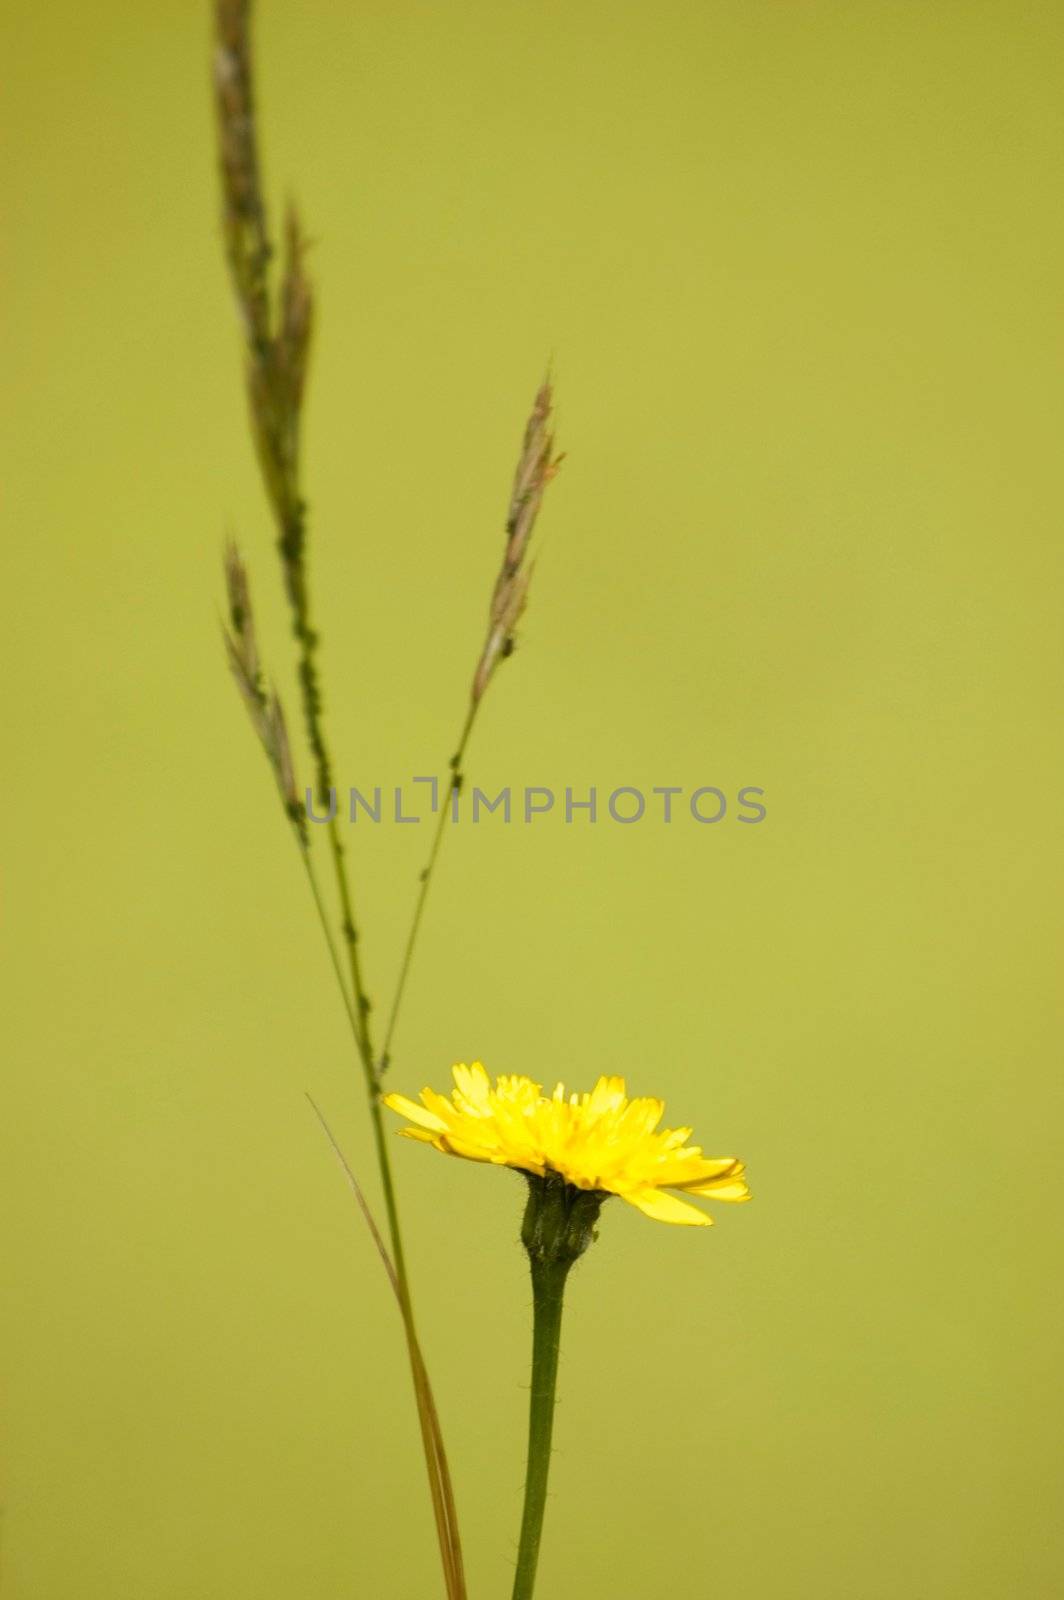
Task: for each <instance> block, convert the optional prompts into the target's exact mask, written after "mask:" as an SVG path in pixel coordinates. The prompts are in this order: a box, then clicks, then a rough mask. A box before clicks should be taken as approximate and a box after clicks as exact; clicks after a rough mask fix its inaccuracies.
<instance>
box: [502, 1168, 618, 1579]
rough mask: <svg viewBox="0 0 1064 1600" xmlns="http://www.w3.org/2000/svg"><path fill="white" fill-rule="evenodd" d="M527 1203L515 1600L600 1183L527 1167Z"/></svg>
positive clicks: (526, 1561)
mask: <svg viewBox="0 0 1064 1600" xmlns="http://www.w3.org/2000/svg"><path fill="white" fill-rule="evenodd" d="M526 1177H527V1178H528V1205H527V1207H526V1208H525V1220H524V1224H523V1226H522V1228H521V1242H522V1244H523V1245H524V1247H525V1249H526V1250H527V1251H528V1259H529V1262H530V1264H531V1267H532V1305H533V1322H532V1394H531V1398H530V1400H529V1408H528V1467H527V1471H526V1473H525V1508H524V1512H523V1514H522V1517H521V1543H520V1547H519V1549H518V1552H517V1572H516V1574H515V1576H514V1588H513V1600H532V1589H533V1586H534V1584H535V1581H536V1567H537V1565H538V1564H539V1547H540V1542H541V1540H542V1537H543V1512H544V1509H545V1507H546V1504H547V1477H548V1474H549V1472H550V1448H551V1436H552V1434H553V1432H554V1393H555V1388H556V1386H557V1381H558V1351H559V1349H560V1348H561V1333H562V1306H563V1303H564V1300H565V1284H566V1280H567V1278H568V1276H569V1273H570V1270H571V1269H572V1266H573V1263H574V1261H578V1260H579V1259H580V1257H581V1256H582V1255H583V1253H584V1251H585V1250H586V1249H587V1247H588V1245H589V1244H591V1242H592V1241H593V1239H594V1238H595V1223H596V1222H597V1221H598V1214H599V1211H600V1210H601V1209H602V1202H603V1200H605V1199H606V1198H607V1197H606V1195H605V1194H603V1193H602V1192H601V1190H598V1189H577V1188H575V1187H574V1186H573V1185H572V1184H570V1183H566V1181H565V1179H564V1178H562V1177H561V1176H560V1175H559V1174H558V1173H556V1172H548V1173H546V1174H545V1175H544V1176H543V1177H536V1176H535V1175H534V1174H532V1173H526Z"/></svg>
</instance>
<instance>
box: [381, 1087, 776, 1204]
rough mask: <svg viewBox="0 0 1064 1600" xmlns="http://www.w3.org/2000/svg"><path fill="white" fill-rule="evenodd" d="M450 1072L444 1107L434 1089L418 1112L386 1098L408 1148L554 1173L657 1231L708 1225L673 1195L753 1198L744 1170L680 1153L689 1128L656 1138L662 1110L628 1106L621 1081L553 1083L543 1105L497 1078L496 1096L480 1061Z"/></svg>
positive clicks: (639, 1103)
mask: <svg viewBox="0 0 1064 1600" xmlns="http://www.w3.org/2000/svg"><path fill="white" fill-rule="evenodd" d="M453 1072H454V1084H455V1086H454V1089H453V1090H452V1092H451V1097H450V1099H448V1098H447V1097H446V1096H445V1095H442V1094H437V1093H436V1092H435V1091H434V1090H432V1089H422V1091H421V1104H420V1105H418V1103H417V1102H416V1101H414V1100H408V1099H407V1097H406V1096H405V1095H401V1094H389V1095H385V1097H384V1103H385V1105H387V1106H389V1107H390V1108H391V1110H392V1111H397V1112H399V1114H400V1115H401V1116H404V1117H406V1118H408V1120H409V1122H410V1123H411V1124H412V1126H410V1127H406V1128H403V1129H402V1132H403V1133H404V1134H405V1135H406V1136H407V1138H410V1139H419V1140H421V1141H422V1142H423V1143H424V1144H431V1145H433V1146H434V1147H435V1148H436V1149H437V1150H442V1151H443V1153H444V1154H445V1155H452V1156H464V1157H465V1158H466V1160H468V1161H487V1162H490V1163H491V1164H492V1165H493V1166H500V1167H515V1168H517V1170H518V1171H520V1172H525V1173H529V1174H531V1175H533V1176H535V1177H540V1178H543V1177H547V1176H548V1175H549V1174H551V1173H557V1174H558V1175H559V1176H560V1177H562V1178H563V1179H564V1180H565V1182H566V1183H569V1184H572V1185H573V1187H574V1188H576V1189H585V1190H591V1191H595V1192H597V1193H599V1194H601V1195H603V1196H605V1195H619V1196H620V1198H621V1199H622V1200H627V1201H628V1203H629V1205H633V1206H637V1207H638V1209H639V1210H640V1211H643V1212H645V1213H646V1215H647V1216H648V1217H653V1218H655V1220H656V1221H658V1222H677V1223H687V1224H692V1225H694V1226H696V1227H698V1226H700V1227H708V1226H709V1225H710V1224H711V1223H712V1221H713V1219H712V1217H710V1216H707V1214H706V1213H705V1212H704V1211H701V1210H700V1209H699V1208H698V1207H697V1206H693V1205H690V1204H688V1202H687V1201H686V1200H681V1199H680V1198H679V1195H680V1194H684V1195H707V1196H709V1198H710V1199H713V1200H748V1199H749V1198H750V1193H749V1190H748V1189H747V1187H746V1183H745V1182H744V1180H743V1171H744V1169H743V1164H742V1162H741V1161H738V1160H737V1159H736V1158H735V1157H734V1156H723V1157H717V1158H709V1157H706V1156H704V1155H703V1154H702V1151H701V1149H700V1148H699V1147H698V1145H689V1144H688V1143H687V1140H688V1139H689V1137H690V1135H691V1129H690V1128H671V1129H669V1128H666V1129H662V1130H661V1131H660V1132H659V1131H658V1123H659V1122H660V1121H661V1119H662V1117H663V1115H664V1113H665V1106H664V1103H663V1102H662V1101H661V1100H650V1099H637V1100H629V1099H628V1096H627V1094H626V1093H625V1083H624V1079H623V1078H600V1079H599V1080H598V1082H597V1083H596V1085H595V1087H594V1088H593V1089H592V1091H591V1093H590V1094H566V1091H565V1085H564V1084H561V1083H559V1084H557V1085H556V1086H555V1088H554V1092H553V1093H552V1094H550V1095H545V1094H544V1093H543V1089H542V1086H541V1085H540V1084H538V1083H533V1082H532V1080H531V1078H523V1077H516V1076H511V1077H501V1078H496V1080H495V1084H494V1087H493V1086H492V1082H491V1079H490V1078H489V1077H488V1074H487V1073H486V1072H485V1070H484V1068H483V1067H482V1066H481V1064H480V1062H479V1061H474V1062H473V1065H472V1066H470V1067H467V1066H464V1065H460V1066H456V1067H455V1068H454V1069H453ZM669 1189H675V1190H677V1191H679V1193H678V1194H668V1193H666V1190H669Z"/></svg>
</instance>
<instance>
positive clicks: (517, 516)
mask: <svg viewBox="0 0 1064 1600" xmlns="http://www.w3.org/2000/svg"><path fill="white" fill-rule="evenodd" d="M553 400H554V391H553V388H552V385H551V381H550V379H549V378H546V379H544V381H543V383H542V384H541V385H540V388H539V391H538V393H537V395H536V398H535V401H534V403H533V406H532V414H531V416H530V417H529V419H528V422H527V424H526V426H525V436H524V441H523V444H522V448H521V457H520V460H519V461H518V463H517V471H516V472H515V473H514V481H513V488H512V490H511V491H510V505H509V509H508V511H507V514H506V549H505V551H504V554H503V561H502V567H501V569H500V571H499V575H498V577H497V578H496V580H495V588H494V589H493V591H492V596H491V607H490V610H489V614H488V636H487V639H486V640H485V642H484V648H483V650H482V651H481V656H480V660H479V662H478V663H477V670H476V673H475V674H474V677H473V704H474V706H476V705H478V704H479V702H480V700H481V699H482V698H483V695H484V692H485V690H486V689H487V687H488V684H489V683H490V682H491V678H492V675H493V673H494V671H495V668H496V667H497V666H498V664H499V662H500V661H503V660H505V658H506V657H507V656H508V655H509V654H510V653H511V651H512V650H513V644H514V629H515V628H516V626H517V623H518V621H519V620H520V617H521V614H522V612H523V611H524V609H525V606H526V604H527V602H528V588H529V584H530V583H531V580H532V573H533V570H534V563H533V564H528V565H526V562H525V557H526V555H527V553H528V546H529V541H530V540H531V537H532V530H533V528H534V527H535V523H536V517H537V515H538V513H539V508H540V505H541V503H542V500H543V495H544V492H545V491H546V487H547V485H548V483H550V481H551V479H552V478H553V477H554V476H555V475H556V474H557V471H558V468H559V467H560V466H561V463H562V460H563V459H564V458H563V457H562V456H556V455H555V454H554V435H553V434H552V433H551V431H550V417H551V409H552V406H553Z"/></svg>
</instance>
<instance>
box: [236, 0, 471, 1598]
mask: <svg viewBox="0 0 1064 1600" xmlns="http://www.w3.org/2000/svg"><path fill="white" fill-rule="evenodd" d="M250 21H251V0H215V24H216V46H217V47H216V52H215V88H216V103H217V111H218V131H219V155H220V169H221V177H222V189H223V198H224V208H223V221H224V226H225V239H226V253H227V256H228V260H229V266H230V274H231V277H232V280H233V287H234V291H235V294H236V299H237V305H238V308H239V310H240V313H241V317H242V321H243V324H244V332H245V338H246V346H247V366H246V377H247V390H248V400H249V409H250V418H251V423H252V432H253V435H254V439H255V444H256V448H257V452H258V457H259V464H260V467H261V469H262V476H263V481H264V485H265V488H266V493H267V497H268V499H269V502H270V505H271V508H272V510H273V513H274V517H275V521H276V524H277V532H278V539H277V547H278V553H279V555H280V559H281V567H282V573H283V576H284V581H285V590H286V593H287V597H288V602H289V608H290V611H291V615H292V631H293V633H294V635H295V639H296V644H297V655H298V674H299V683H300V692H301V698H302V702H303V716H304V723H305V726H306V732H307V740H308V743H309V745H310V748H311V751H312V754H313V757H314V765H315V778H316V787H317V790H318V794H319V797H320V798H322V799H324V800H326V801H327V799H328V794H329V790H330V788H331V787H332V760H331V755H330V751H329V747H328V743H327V740H326V735H325V728H324V723H323V718H322V699H321V690H320V682H319V676H318V670H317V660H316V656H317V650H318V646H319V636H318V633H317V631H316V629H315V627H314V622H313V617H312V612H311V605H310V595H309V586H308V581H307V571H306V505H305V502H304V500H303V496H302V491H301V487H300V473H299V434H300V419H301V403H302V395H303V386H304V381H305V377H306V367H307V356H308V352H309V344H310V331H311V323H312V300H311V293H310V286H309V283H308V281H307V278H306V276H305V274H304V271H303V256H304V253H305V243H304V240H303V236H302V232H301V229H300V226H299V223H298V220H297V218H296V216H295V213H294V211H290V212H289V216H288V220H287V226H286V231H285V247H286V248H285V261H284V269H283V274H282V279H281V286H280V296H279V302H278V305H277V307H276V311H275V309H274V307H273V305H272V297H271V294H270V284H269V271H268V269H269V262H270V259H271V256H272V254H273V249H272V245H271V242H270V238H269V233H268V229H267V224H266V210H265V205H264V203H263V199H262V185H261V178H260V170H259V158H258V149H257V142H256V132H255V116H254V98H253V90H252V71H251V50H250ZM253 715H254V713H253ZM260 736H261V735H260ZM267 753H268V754H269V753H271V752H270V748H269V745H268V744H267ZM275 765H276V763H275ZM290 816H292V820H293V821H295V818H294V815H293V814H292V813H291V810H290ZM297 831H299V832H300V834H301V838H300V841H299V842H300V845H301V849H302V853H303V856H304V862H305V864H307V863H308V862H309V856H308V854H307V849H308V846H307V842H306V839H305V818H304V819H303V822H302V826H301V827H299V828H298V830H297ZM329 850H330V856H331V860H332V865H333V875H334V879H335V883H336V890H337V895H338V898H339V902H340V909H341V931H342V934H343V938H344V943H345V946H346V950H347V964H348V972H349V978H350V986H351V994H350V1002H351V1003H348V995H347V990H346V986H345V987H344V995H345V1007H346V1009H347V1012H348V1017H349V1020H350V1022H351V1026H352V1032H353V1035H354V1040H355V1045H356V1048H357V1051H358V1055H359V1058H360V1061H361V1064H362V1070H363V1076H364V1079H365V1084H366V1092H367V1100H368V1104H369V1113H370V1120H371V1124H372V1127H373V1139H374V1147H375V1150H376V1156H377V1164H378V1168H379V1171H380V1179H381V1188H382V1191H383V1194H384V1202H385V1209H386V1212H387V1218H388V1233H389V1238H390V1240H391V1252H392V1261H393V1264H394V1272H395V1279H396V1292H397V1296H398V1300H399V1307H400V1311H401V1314H402V1321H403V1327H404V1331H405V1335H406V1343H407V1351H408V1356H409V1360H410V1368H411V1375H412V1378H413V1382H414V1392H415V1397H416V1401H417V1411H418V1421H419V1425H420V1428H421V1436H422V1443H423V1446H424V1451H425V1459H426V1466H427V1469H428V1476H429V1485H430V1490H431V1495H432V1502H433V1513H434V1516H435V1519H436V1527H437V1533H438V1537H439V1544H440V1555H441V1560H442V1564H443V1569H444V1577H445V1581H446V1587H447V1593H448V1596H449V1600H464V1596H465V1580H464V1575H463V1570H462V1556H461V1546H460V1541H459V1536H458V1527H457V1517H456V1513H455V1507H454V1495H453V1490H452V1487H451V1482H450V1474H449V1471H448V1468H447V1462H446V1456H445V1453H444V1449H443V1440H442V1436H441V1433H440V1427H439V1419H438V1415H437V1412H436V1407H435V1402H434V1400H433V1398H432V1394H431V1388H430V1385H429V1382H428V1376H427V1373H426V1370H425V1364H424V1360H423V1358H422V1355H421V1350H420V1345H419V1342H418V1339H417V1332H416V1328H415V1323H414V1313H413V1305H412V1301H411V1294H410V1285H409V1280H408V1276H407V1268H406V1259H405V1254H404V1251H403V1242H402V1233H401V1228H400V1222H399V1211H398V1203H397V1200H396V1194H395V1183H394V1179H393V1176H392V1170H391V1160H390V1156H389V1152H388V1146H387V1142H386V1139H385V1132H384V1124H383V1118H382V1114H381V1105H380V1087H379V1082H378V1078H377V1073H376V1067H375V1058H374V1050H373V1041H372V1034H371V1028H370V1021H369V1013H370V1001H369V997H368V994H367V992H366V985H365V981H364V977H363V973H362V966H361V959H360V955H359V936H358V928H357V923H356V920H355V910H354V898H353V893H352V889H351V884H350V880H349V877H348V873H347V869H346V864H345V861H344V846H343V842H342V840H341V838H340V832H339V827H338V825H337V822H336V819H335V817H332V818H331V819H330V823H329ZM308 878H309V881H310V886H311V891H312V894H313V896H314V900H315V905H316V907H317V909H318V912H319V916H320V917H321V919H322V925H323V928H326V927H327V918H326V916H325V914H324V905H323V902H322V899H321V895H320V892H319V890H318V886H317V881H316V879H315V877H314V875H313V872H312V870H311V869H310V868H309V866H308ZM329 949H330V956H331V957H332V959H333V964H334V967H335V969H336V971H337V975H338V977H339V975H340V969H339V961H338V959H337V956H336V951H335V946H334V945H333V943H332V940H331V938H330V939H329Z"/></svg>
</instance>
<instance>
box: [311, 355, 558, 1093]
mask: <svg viewBox="0 0 1064 1600" xmlns="http://www.w3.org/2000/svg"><path fill="white" fill-rule="evenodd" d="M552 405H553V390H552V388H551V382H550V379H549V378H546V379H544V381H543V383H542V384H541V385H540V387H539V390H538V392H537V394H536V398H535V401H534V403H533V406H532V413H531V415H530V417H529V419H528V422H527V424H526V425H525V433H524V439H523V441H522V445H521V455H520V457H519V459H518V462H517V470H516V472H515V473H514V480H513V487H512V488H511V490H510V503H509V506H508V507H507V512H506V543H505V545H504V547H503V559H502V565H501V567H500V569H499V572H498V575H497V577H496V579H495V585H494V588H493V589H492V594H491V604H490V607H489V610H488V631H487V637H486V638H485V640H484V644H483V647H482V649H481V653H480V657H479V659H478V661H477V668H476V672H475V673H474V676H473V683H472V686H471V689H470V696H469V707H468V710H467V711H466V718H465V722H464V724H463V726H462V732H461V734H460V736H459V740H458V748H457V749H456V750H455V753H454V755H453V756H452V757H451V760H450V779H449V782H448V784H447V793H446V795H445V796H444V797H443V801H442V804H441V805H440V812H439V817H438V819H437V822H436V832H435V834H434V836H433V840H432V848H431V850H430V852H429V859H428V863H427V865H426V866H425V867H424V868H423V869H422V872H421V877H420V880H419V885H418V893H417V899H416V900H415V902H414V915H413V919H412V921H411V924H410V931H409V933H408V934H407V938H406V946H405V949H404V951H403V959H402V964H401V966H400V968H399V979H398V982H397V984H396V989H395V998H394V999H393V1001H392V1005H391V1010H390V1011H389V1013H388V1024H387V1027H386V1028H385V1030H384V1048H383V1050H382V1052H381V1059H380V1069H379V1076H381V1077H383V1075H384V1073H385V1072H387V1070H388V1067H389V1065H390V1064H391V1051H392V1041H393V1039H394V1036H395V1028H396V1023H397V1022H398V1020H399V1012H400V1010H401V1008H402V1004H403V996H404V995H405V993H406V986H407V980H408V979H409V977H410V969H411V966H412V964H413V960H414V951H415V949H416V947H417V942H418V935H419V934H420V932H421V924H422V920H423V918H424V915H425V905H426V902H427V901H428V897H429V889H430V888H431V887H432V879H433V876H434V874H435V871H436V864H437V862H438V860H439V857H440V851H441V849H442V848H443V836H444V833H445V832H446V828H447V821H448V813H449V811H450V805H451V799H452V796H453V795H455V794H456V793H458V792H459V790H460V789H461V787H462V782H463V776H464V774H463V771H462V763H463V761H464V760H465V754H466V750H467V749H468V747H469V740H470V738H471V736H472V733H473V726H474V724H475V722H476V720H477V713H478V711H479V710H480V704H481V701H482V700H483V698H484V695H485V694H486V693H487V690H488V685H489V684H490V682H491V680H492V678H493V677H494V675H495V672H496V671H497V669H498V666H499V663H500V662H501V661H505V660H506V659H507V657H508V656H510V655H512V654H513V649H514V630H515V629H516V627H517V624H518V622H519V621H520V620H521V616H522V614H523V613H524V609H525V606H526V604H527V602H528V587H529V584H530V583H531V581H532V570H533V563H531V562H529V561H527V559H526V558H527V556H528V547H529V541H530V540H531V537H532V531H533V529H534V527H535V524H536V517H537V515H538V513H539V508H540V505H541V503H542V500H543V495H544V492H545V490H546V487H547V485H548V483H550V481H551V479H552V478H553V477H554V476H555V475H556V473H557V471H558V468H559V466H560V465H561V461H562V457H561V456H556V455H555V454H554V436H553V434H552V433H551V431H550V418H551V408H552ZM323 798H325V800H326V801H327V798H328V797H327V796H325V797H323ZM329 809H330V811H331V810H332V807H331V806H330V807H329ZM334 821H335V819H334Z"/></svg>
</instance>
